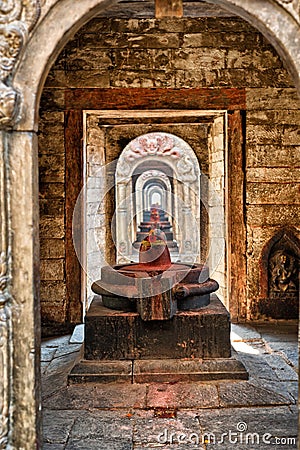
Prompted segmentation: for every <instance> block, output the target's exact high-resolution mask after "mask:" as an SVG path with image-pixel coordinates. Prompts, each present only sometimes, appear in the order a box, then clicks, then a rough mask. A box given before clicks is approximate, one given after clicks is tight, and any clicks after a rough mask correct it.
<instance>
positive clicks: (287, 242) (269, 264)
mask: <svg viewBox="0 0 300 450" xmlns="http://www.w3.org/2000/svg"><path fill="white" fill-rule="evenodd" d="M299 261H300V241H299V239H298V238H297V237H296V235H295V232H294V231H293V230H291V229H283V230H281V231H279V232H278V233H276V235H275V236H274V237H273V238H272V239H271V240H270V241H269V242H268V244H267V245H266V246H265V247H264V250H263V255H262V264H261V286H262V297H261V298H260V299H259V302H258V306H257V307H258V311H257V312H258V313H259V315H264V316H267V317H271V318H273V319H298V317H299Z"/></svg>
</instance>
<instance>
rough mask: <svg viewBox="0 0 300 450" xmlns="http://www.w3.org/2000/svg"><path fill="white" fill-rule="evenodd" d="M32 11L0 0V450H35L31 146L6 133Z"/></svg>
mask: <svg viewBox="0 0 300 450" xmlns="http://www.w3.org/2000/svg"><path fill="white" fill-rule="evenodd" d="M39 13H40V7H39V2H38V0H36V1H35V0H29V1H26V0H24V1H20V0H11V1H4V2H0V42H1V44H0V135H1V138H0V390H1V397H0V399H1V400H0V449H5V448H22V449H24V450H25V449H26V450H27V449H28V450H29V449H32V448H36V447H37V446H38V441H39V434H40V433H39V422H40V421H39V418H38V417H39V409H40V408H39V405H40V401H39V393H38V392H39V388H37V386H38V385H39V383H37V380H39V352H38V349H39V343H38V340H37V341H36V338H37V339H38V338H39V325H38V323H39V313H38V311H36V310H35V309H36V308H37V307H38V303H37V302H36V292H37V289H38V282H37V264H38V257H37V248H38V246H34V236H33V235H35V236H36V237H37V236H38V204H37V201H38V194H37V187H38V170H37V164H36V163H37V151H36V155H34V151H33V150H34V148H35V150H36V145H33V142H34V141H35V143H36V140H35V137H34V135H35V133H30V132H25V133H22V132H21V133H18V132H15V131H13V128H14V126H15V124H16V123H17V121H18V119H19V118H20V105H21V102H22V93H21V92H18V91H17V90H16V89H14V87H13V86H12V85H11V81H10V80H11V75H12V73H13V70H14V67H15V65H16V62H17V59H18V57H19V55H20V54H21V51H22V49H23V47H24V46H25V44H26V42H27V39H28V35H29V33H30V31H31V30H32V29H33V27H34V25H35V24H36V22H37V20H38V17H39ZM34 189H36V191H34ZM30 199H32V205H31V207H30ZM23 250H24V253H23ZM35 342H36V343H35ZM33 393H34V395H33Z"/></svg>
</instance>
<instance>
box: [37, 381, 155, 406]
mask: <svg viewBox="0 0 300 450" xmlns="http://www.w3.org/2000/svg"><path fill="white" fill-rule="evenodd" d="M146 389H147V386H146V385H141V384H140V385H137V384H134V385H132V384H126V385H123V384H120V383H118V384H114V383H110V384H106V385H97V386H94V385H87V386H86V385H84V386H82V385H72V386H69V387H66V388H64V389H62V390H61V391H60V392H59V393H57V394H55V395H53V396H52V397H51V398H48V399H46V400H45V402H44V407H45V408H47V409H93V408H100V409H109V408H130V407H132V408H145V407H146Z"/></svg>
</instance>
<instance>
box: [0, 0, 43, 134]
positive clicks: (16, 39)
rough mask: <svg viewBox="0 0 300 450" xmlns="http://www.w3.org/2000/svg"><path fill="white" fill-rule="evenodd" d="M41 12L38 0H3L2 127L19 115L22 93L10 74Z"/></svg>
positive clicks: (0, 15) (0, 17)
mask: <svg viewBox="0 0 300 450" xmlns="http://www.w3.org/2000/svg"><path fill="white" fill-rule="evenodd" d="M39 14H40V4H39V0H30V1H26V0H24V1H20V0H4V1H2V2H0V128H7V127H11V126H12V125H13V124H14V123H15V122H16V121H17V119H18V116H19V109H20V100H21V94H20V93H18V92H17V91H16V90H15V89H14V88H13V86H11V85H10V81H9V77H10V75H11V74H12V72H13V69H14V66H15V64H16V61H17V59H18V57H19V55H20V52H21V50H22V48H23V47H24V45H25V43H26V41H27V38H28V33H29V32H30V31H31V30H32V28H33V27H34V25H35V24H36V22H37V20H38V17H39Z"/></svg>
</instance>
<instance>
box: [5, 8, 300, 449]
mask: <svg viewBox="0 0 300 450" xmlns="http://www.w3.org/2000/svg"><path fill="white" fill-rule="evenodd" d="M207 1H208V2H211V3H217V4H219V5H221V6H222V7H224V8H226V9H228V10H230V11H232V12H235V13H236V14H237V15H239V16H241V17H242V18H244V19H245V20H247V21H249V22H250V23H251V24H252V25H253V26H254V27H256V28H257V29H259V30H260V31H261V32H262V33H263V34H264V35H265V36H266V37H267V38H268V40H269V41H270V43H271V44H272V45H273V46H274V47H275V49H276V50H277V51H278V53H279V54H280V55H281V57H282V59H283V60H284V61H285V63H286V66H287V68H288V69H289V71H290V73H291V74H292V75H293V78H294V82H295V84H296V86H297V87H298V91H299V92H300V57H299V54H300V48H299V41H300V27H299V15H298V13H299V11H297V9H299V5H298V2H297V1H294V2H291V1H287V0H277V1H276V2H275V1H273V0H249V1H247V0H207ZM116 3H117V1H116V0H82V1H80V2H76V8H74V1H73V0H53V1H51V2H50V1H49V2H45V4H43V8H42V12H41V16H40V19H39V21H38V23H37V24H36V25H35V27H34V28H32V27H33V26H34V24H35V21H33V23H32V25H31V26H27V31H26V33H24V34H23V36H24V39H23V40H20V42H21V44H20V47H19V50H18V51H17V52H16V54H14V55H13V57H12V65H11V68H10V69H9V72H8V73H7V74H5V75H3V76H1V84H0V89H1V95H2V96H3V95H5V93H9V94H11V95H10V97H9V96H8V97H7V98H10V99H12V100H14V98H15V99H17V98H18V99H21V102H22V108H21V110H20V111H16V110H15V108H14V107H15V106H16V107H18V105H17V104H14V105H13V108H11V107H8V109H6V111H5V112H4V121H2V124H1V125H2V132H1V135H2V136H1V138H2V139H1V144H0V148H1V153H0V171H1V174H0V179H1V183H0V189H1V196H0V201H1V245H2V248H1V265H0V267H1V271H0V276H1V304H0V307H1V317H2V319H1V320H2V321H1V331H2V337H3V339H2V341H1V347H0V351H1V354H2V356H3V358H4V360H6V361H7V364H6V366H3V367H4V373H3V374H1V375H2V376H1V390H2V392H3V399H4V402H3V409H2V411H1V413H2V423H1V430H2V432H1V445H2V446H5V445H7V447H10V448H24V449H26V450H27V449H28V450H31V449H33V448H36V447H37V448H38V447H39V445H40V444H39V439H40V425H39V424H40V386H39V385H40V374H39V368H38V360H39V357H38V355H39V342H38V339H39V307H38V301H37V290H38V279H39V275H38V273H39V269H38V264H39V258H38V160H37V154H38V153H37V135H36V132H37V129H38V108H39V98H40V95H41V92H42V89H43V84H44V81H45V79H46V77H47V73H48V71H49V69H50V67H51V65H52V63H53V62H54V60H55V58H56V57H57V56H58V54H59V52H60V51H61V49H62V48H63V47H64V45H65V44H66V43H67V41H68V39H69V38H70V37H71V36H72V35H73V34H74V33H75V32H76V31H77V30H78V29H79V28H80V27H81V26H82V25H83V24H84V23H85V22H86V21H87V20H88V19H90V18H91V17H92V16H93V15H95V14H96V13H98V12H99V11H101V9H104V8H105V6H106V5H110V6H111V5H112V4H116ZM5 4H6V2H5ZM12 4H13V5H16V8H15V10H16V11H19V12H18V14H19V16H18V19H19V20H20V22H23V23H25V25H26V23H27V22H26V17H27V19H28V15H27V16H26V14H25V13H24V14H23V9H24V11H25V9H26V7H25V6H24V5H27V6H28V5H30V7H33V9H35V10H36V11H38V6H39V5H38V2H35V1H31V2H22V1H21V0H15V1H13V2H12ZM294 5H296V7H295V6H294ZM66 11H68V14H66V13H65V12H66ZM37 15H38V14H37ZM8 23H9V20H8V21H7V22H6V25H7V24H8ZM17 27H19V30H20V33H21V29H22V27H23V24H22V23H20V24H19V25H17ZM25 29H26V26H25ZM27 36H28V37H27ZM8 91H9V92H8ZM5 101H6V100H5ZM10 112H11V113H12V114H11V116H9V113H10ZM5 114H7V115H6V116H5ZM18 115H20V117H21V118H20V121H19V122H18V123H14V122H13V120H14V119H15V118H16V117H17V116H18ZM6 119H8V120H6ZM4 122H5V123H4ZM8 126H9V130H8V131H7V130H6V129H5V128H7V127H8ZM20 200H21V201H20ZM11 230H13V233H12V231H11ZM24 323H26V327H24ZM12 402H13V403H12ZM6 413H8V420H6V418H7V414H6Z"/></svg>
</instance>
